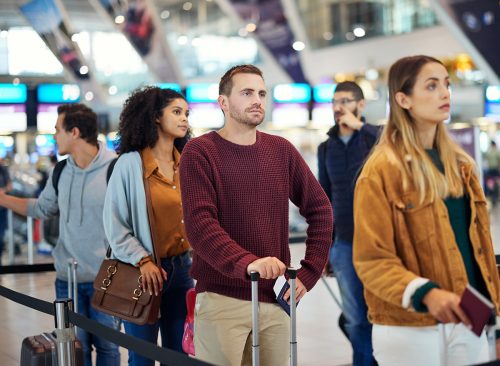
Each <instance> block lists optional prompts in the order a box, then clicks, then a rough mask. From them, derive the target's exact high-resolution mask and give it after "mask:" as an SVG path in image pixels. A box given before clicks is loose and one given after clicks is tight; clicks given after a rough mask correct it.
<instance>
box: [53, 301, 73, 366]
mask: <svg viewBox="0 0 500 366" xmlns="http://www.w3.org/2000/svg"><path fill="white" fill-rule="evenodd" d="M54 308H55V312H54V313H55V323H56V330H55V333H56V349H57V362H58V363H57V364H58V365H65V366H76V354H75V331H74V329H73V327H72V325H71V324H70V322H69V316H68V310H71V311H72V310H73V300H71V299H57V300H56V301H54Z"/></svg>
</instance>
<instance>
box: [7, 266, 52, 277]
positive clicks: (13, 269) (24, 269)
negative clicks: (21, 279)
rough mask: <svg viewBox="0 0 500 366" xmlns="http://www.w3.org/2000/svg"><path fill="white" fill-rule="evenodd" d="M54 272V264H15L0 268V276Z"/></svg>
mask: <svg viewBox="0 0 500 366" xmlns="http://www.w3.org/2000/svg"><path fill="white" fill-rule="evenodd" d="M55 270H56V269H55V267H54V263H42V264H16V265H11V266H0V275H1V274H9V273H35V272H51V271H55Z"/></svg>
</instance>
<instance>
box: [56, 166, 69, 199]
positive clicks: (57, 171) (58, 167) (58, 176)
mask: <svg viewBox="0 0 500 366" xmlns="http://www.w3.org/2000/svg"><path fill="white" fill-rule="evenodd" d="M67 162H68V161H67V159H64V160H61V161H58V162H57V164H56V166H55V167H54V171H53V172H52V186H53V187H54V190H55V191H56V196H58V195H59V188H58V184H59V178H60V177H61V173H62V171H63V169H64V167H65V166H66V163H67Z"/></svg>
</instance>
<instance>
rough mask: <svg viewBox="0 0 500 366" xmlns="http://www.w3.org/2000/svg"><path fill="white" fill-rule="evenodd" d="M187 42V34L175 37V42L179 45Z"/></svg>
mask: <svg viewBox="0 0 500 366" xmlns="http://www.w3.org/2000/svg"><path fill="white" fill-rule="evenodd" d="M187 42H188V37H187V36H179V37H178V38H177V43H178V44H180V45H181V46H184V45H185V44H187Z"/></svg>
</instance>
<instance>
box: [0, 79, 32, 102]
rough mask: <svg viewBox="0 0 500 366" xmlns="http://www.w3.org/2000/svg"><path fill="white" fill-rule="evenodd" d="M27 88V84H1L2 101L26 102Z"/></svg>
mask: <svg viewBox="0 0 500 366" xmlns="http://www.w3.org/2000/svg"><path fill="white" fill-rule="evenodd" d="M26 96H27V89H26V85H25V84H18V85H14V84H0V103H2V104H11V103H25V102H26Z"/></svg>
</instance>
